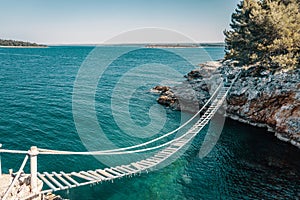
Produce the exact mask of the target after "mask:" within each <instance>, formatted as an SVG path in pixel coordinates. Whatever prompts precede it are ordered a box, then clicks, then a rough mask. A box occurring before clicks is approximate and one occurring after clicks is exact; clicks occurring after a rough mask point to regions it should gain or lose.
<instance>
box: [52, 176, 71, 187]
mask: <svg viewBox="0 0 300 200" xmlns="http://www.w3.org/2000/svg"><path fill="white" fill-rule="evenodd" d="M52 174H53V175H54V176H55V177H56V178H58V179H59V180H60V181H61V182H63V183H64V184H66V185H67V186H68V187H69V188H71V187H75V185H71V184H70V183H69V182H68V181H66V180H65V179H64V178H63V177H62V175H60V174H57V173H56V172H52Z"/></svg>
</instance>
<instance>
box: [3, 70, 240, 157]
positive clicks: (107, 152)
mask: <svg viewBox="0 0 300 200" xmlns="http://www.w3.org/2000/svg"><path fill="white" fill-rule="evenodd" d="M239 75H240V71H239V72H238V73H237V74H236V76H235V78H234V80H233V81H232V82H231V84H230V88H229V90H230V89H231V87H232V86H233V83H234V82H235V81H236V79H237V78H238V77H239ZM222 86H223V82H221V83H220V84H219V86H218V87H217V89H216V90H215V91H214V93H213V94H212V95H211V97H210V98H209V99H208V100H207V101H206V103H205V104H204V105H203V106H202V107H201V109H200V110H199V111H197V113H196V114H195V115H193V116H192V117H191V118H190V119H189V120H187V121H186V122H185V123H184V124H182V125H181V126H179V127H178V128H176V129H174V130H173V131H171V132H168V133H166V134H164V135H162V136H160V137H157V138H155V139H152V140H150V141H147V142H144V143H141V144H137V145H133V146H129V147H123V148H116V149H110V150H102V151H90V152H74V151H61V150H51V149H43V148H38V151H39V154H43V155H53V154H55V155H117V154H131V153H140V152H146V151H151V150H155V149H159V148H161V147H164V146H166V145H168V144H171V143H172V142H176V141H178V140H180V139H181V138H183V137H184V136H185V135H186V134H184V135H182V136H183V137H182V136H180V137H178V138H175V139H173V140H171V141H168V142H166V143H164V144H161V145H158V146H154V147H148V148H144V149H137V150H131V149H136V148H139V147H143V146H146V145H149V144H152V143H154V142H157V141H159V140H161V139H164V138H166V137H168V136H171V135H172V134H174V133H176V132H177V131H179V130H181V129H182V128H184V127H186V126H187V125H188V124H190V122H192V121H193V120H194V119H195V118H196V117H197V116H199V115H200V114H201V112H202V111H203V110H204V109H205V108H206V107H207V106H208V105H209V104H210V103H211V102H212V100H213V99H214V98H215V97H216V94H217V93H218V92H219V90H220V89H221V88H222ZM226 94H227V93H226ZM127 150H131V151H127ZM0 153H12V154H27V153H28V151H23V150H7V149H0Z"/></svg>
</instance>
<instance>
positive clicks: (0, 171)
mask: <svg viewBox="0 0 300 200" xmlns="http://www.w3.org/2000/svg"><path fill="white" fill-rule="evenodd" d="M1 147H2V144H0V149H1ZM1 175H2V163H1V152H0V176H1Z"/></svg>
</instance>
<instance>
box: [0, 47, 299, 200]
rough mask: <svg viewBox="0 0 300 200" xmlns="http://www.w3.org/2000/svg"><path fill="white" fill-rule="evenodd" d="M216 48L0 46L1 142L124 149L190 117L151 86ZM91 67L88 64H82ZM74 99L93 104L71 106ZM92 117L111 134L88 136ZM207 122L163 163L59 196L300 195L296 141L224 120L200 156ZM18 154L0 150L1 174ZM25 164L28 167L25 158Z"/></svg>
mask: <svg viewBox="0 0 300 200" xmlns="http://www.w3.org/2000/svg"><path fill="white" fill-rule="evenodd" d="M223 56H224V49H223V48H221V47H213V48H201V49H193V48H182V49H150V48H143V47H140V46H102V47H101V46H100V47H97V48H96V49H95V48H94V47H89V46H52V47H49V48H22V49H20V48H15V49H14V48H0V143H2V144H3V148H5V149H18V150H28V149H29V148H30V147H31V146H38V147H39V148H47V149H57V150H69V151H87V150H103V149H109V148H110V146H109V145H108V144H110V143H111V144H113V145H115V147H125V146H129V145H134V144H139V143H141V142H145V141H148V140H150V139H153V138H155V137H157V136H158V135H162V134H164V133H166V132H168V131H171V130H174V129H175V128H176V127H178V126H180V124H182V123H183V122H184V121H186V120H187V119H189V118H190V117H191V114H189V113H181V112H178V111H173V110H171V109H169V108H164V107H163V106H160V105H158V104H157V102H156V99H157V98H158V95H157V94H155V93H152V92H150V90H151V88H153V87H154V86H156V85H176V84H178V83H180V82H181V81H184V80H185V79H184V77H183V76H184V75H185V74H186V73H188V72H189V71H190V70H192V69H194V68H196V67H198V66H197V64H199V63H201V62H205V61H209V60H217V59H221V58H222V57H223ZM90 65H91V66H93V68H87V66H90ZM101 70H102V71H101ZM93 77H94V78H95V79H93ZM80 80H83V82H80ZM79 83H83V84H81V85H80V84H79ZM76 84H78V85H77V86H78V87H77V88H76V87H75V86H76ZM90 91H92V93H89V92H90ZM85 92H86V93H85ZM90 95H92V96H91V97H92V98H88V97H90ZM91 99H92V100H93V101H90V100H91ZM74 101H77V102H81V103H82V108H85V106H86V108H94V110H84V109H83V110H80V109H79V110H78V109H77V110H76V109H75V107H76V105H74ZM78 105H81V104H77V106H78ZM91 113H95V115H92V114H91ZM78 115H79V117H78ZM76 117H77V119H79V120H78V121H77V124H76V123H75V122H74V119H76ZM80 117H81V118H80ZM90 118H91V121H92V120H94V118H95V119H96V121H97V123H98V124H99V127H101V130H102V132H103V134H105V138H106V139H107V140H108V141H109V142H103V141H104V140H101V139H100V140H99V138H101V137H94V135H93V134H92V133H93V131H95V129H94V128H93V125H90V124H89V123H86V124H84V123H81V122H83V121H87V122H89V119H90ZM92 118H93V119H92ZM80 119H82V121H80ZM75 121H76V120H75ZM212 123H213V122H212ZM212 125H214V124H212ZM207 130H208V128H207V127H206V128H205V129H204V130H203V131H201V132H200V133H199V135H198V136H197V138H196V139H195V140H194V141H193V143H192V144H191V145H190V146H189V148H188V150H187V151H186V152H185V153H184V154H183V155H182V156H181V157H180V158H178V159H177V160H175V161H174V162H172V163H171V164H170V165H168V166H166V167H164V168H161V169H159V170H156V171H153V172H150V173H145V174H141V175H137V176H134V177H131V178H129V177H126V178H122V179H119V180H115V181H114V182H113V183H112V182H105V183H101V184H97V185H93V186H85V187H81V188H76V189H71V190H68V191H63V192H59V193H58V194H60V195H61V196H63V197H64V198H68V199H72V200H82V199H90V200H94V199H95V200H96V199H110V200H119V199H122V200H123V199H134V200H144V199H189V200H192V199H195V200H198V199H212V200H215V199H299V198H300V157H299V155H300V150H299V149H298V148H296V147H294V146H291V145H290V144H287V143H284V142H281V141H279V140H278V139H276V138H275V137H274V136H273V134H272V133H269V132H267V131H266V130H265V129H262V128H255V127H251V126H249V125H245V124H241V123H238V122H235V121H232V120H229V119H226V121H225V125H224V127H223V129H222V133H221V136H220V139H219V140H218V142H217V143H216V145H215V147H214V148H213V149H212V151H211V152H210V153H209V154H208V155H207V156H206V157H204V158H200V157H199V155H198V152H199V149H200V147H201V143H202V141H203V138H204V136H205V135H206V132H207ZM85 131H86V132H85ZM95 134H97V133H95ZM23 158H24V156H23V155H12V154H2V170H3V172H4V173H7V172H8V169H10V168H12V169H14V171H17V170H18V169H19V167H20V165H21V162H22V160H23ZM126 159H127V158H125V156H124V157H120V156H119V157H108V158H107V157H106V158H103V159H102V158H100V157H93V156H63V155H61V156H60V155H54V156H53V155H39V156H38V168H39V169H38V170H39V171H41V172H42V171H48V172H52V171H57V172H59V171H65V172H72V171H81V170H89V169H96V168H101V167H105V166H107V165H111V163H117V164H119V163H120V162H121V163H122V162H126V161H127V160H126ZM130 159H132V158H129V160H130ZM25 172H29V166H28V165H26V168H25Z"/></svg>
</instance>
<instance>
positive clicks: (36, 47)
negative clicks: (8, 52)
mask: <svg viewBox="0 0 300 200" xmlns="http://www.w3.org/2000/svg"><path fill="white" fill-rule="evenodd" d="M0 48H13V49H26V48H28V49H29V48H35V49H39V48H49V47H48V46H1V45H0Z"/></svg>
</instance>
